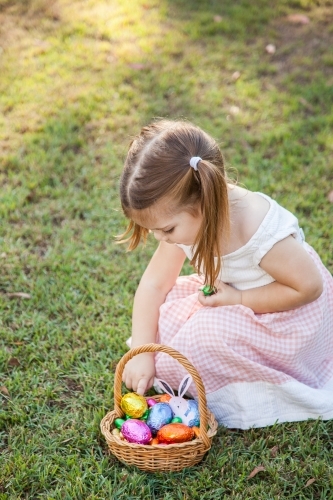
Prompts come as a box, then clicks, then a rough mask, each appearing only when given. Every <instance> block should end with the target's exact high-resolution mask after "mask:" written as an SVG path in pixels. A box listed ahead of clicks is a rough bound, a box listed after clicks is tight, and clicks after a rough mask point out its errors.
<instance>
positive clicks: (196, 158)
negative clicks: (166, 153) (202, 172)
mask: <svg viewBox="0 0 333 500" xmlns="http://www.w3.org/2000/svg"><path fill="white" fill-rule="evenodd" d="M201 160H202V158H200V156H192V158H191V159H190V165H191V167H192V168H194V170H198V163H199V161H201Z"/></svg>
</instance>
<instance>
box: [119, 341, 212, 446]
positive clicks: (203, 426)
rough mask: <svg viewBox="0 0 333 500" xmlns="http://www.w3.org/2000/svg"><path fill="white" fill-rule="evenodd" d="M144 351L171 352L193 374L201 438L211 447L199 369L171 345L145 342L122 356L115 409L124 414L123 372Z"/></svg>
mask: <svg viewBox="0 0 333 500" xmlns="http://www.w3.org/2000/svg"><path fill="white" fill-rule="evenodd" d="M144 352H164V353H166V354H169V356H171V357H172V358H174V359H176V360H177V361H178V362H179V363H180V364H181V365H182V366H183V367H184V368H185V369H186V370H187V371H188V373H189V374H190V375H191V376H192V378H193V381H194V383H195V386H196V388H197V391H198V398H199V415H200V439H202V441H203V443H204V445H205V446H206V447H207V448H210V441H209V438H208V436H207V422H208V417H207V400H206V394H205V389H204V386H203V383H202V380H201V378H200V375H199V374H198V372H197V370H196V369H195V368H194V366H193V365H192V363H190V362H189V360H188V359H187V358H185V356H183V355H182V354H180V352H178V351H176V349H172V348H171V347H168V346H166V345H162V344H144V345H141V346H139V347H134V348H133V349H130V350H129V351H128V352H127V353H126V354H124V356H123V357H122V358H121V360H120V361H119V363H118V364H117V367H116V373H115V379H114V405H115V411H116V412H117V415H119V416H121V415H122V409H121V406H120V403H121V398H122V395H121V384H122V374H123V371H124V368H125V365H126V363H127V362H128V361H129V360H130V359H132V358H133V357H134V356H137V355H138V354H142V353H144Z"/></svg>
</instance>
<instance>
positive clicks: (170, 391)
mask: <svg viewBox="0 0 333 500" xmlns="http://www.w3.org/2000/svg"><path fill="white" fill-rule="evenodd" d="M156 382H157V383H158V385H159V386H160V388H161V389H162V391H165V392H166V393H168V394H169V396H174V395H175V393H174V392H173V389H172V388H171V387H170V386H169V384H168V383H167V382H165V380H162V379H160V378H157V379H156Z"/></svg>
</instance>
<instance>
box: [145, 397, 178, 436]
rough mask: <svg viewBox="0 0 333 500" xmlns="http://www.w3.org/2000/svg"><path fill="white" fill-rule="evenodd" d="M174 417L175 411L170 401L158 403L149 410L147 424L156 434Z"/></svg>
mask: <svg viewBox="0 0 333 500" xmlns="http://www.w3.org/2000/svg"><path fill="white" fill-rule="evenodd" d="M172 417H173V411H172V410H171V407H170V405H168V403H157V404H156V405H154V406H152V407H151V408H150V410H149V416H148V418H147V425H148V427H149V428H150V429H151V431H152V433H153V434H155V433H156V432H157V431H158V430H159V429H160V428H161V427H162V426H163V425H165V424H169V423H170V422H171V420H172Z"/></svg>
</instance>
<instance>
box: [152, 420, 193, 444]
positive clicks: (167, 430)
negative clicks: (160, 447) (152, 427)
mask: <svg viewBox="0 0 333 500" xmlns="http://www.w3.org/2000/svg"><path fill="white" fill-rule="evenodd" d="M193 438H194V431H193V430H192V429H191V427H187V425H185V424H168V425H164V426H163V427H162V428H161V429H160V430H159V431H158V433H157V439H158V442H159V443H161V444H162V443H163V444H172V443H185V442H186V441H191V439H193Z"/></svg>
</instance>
